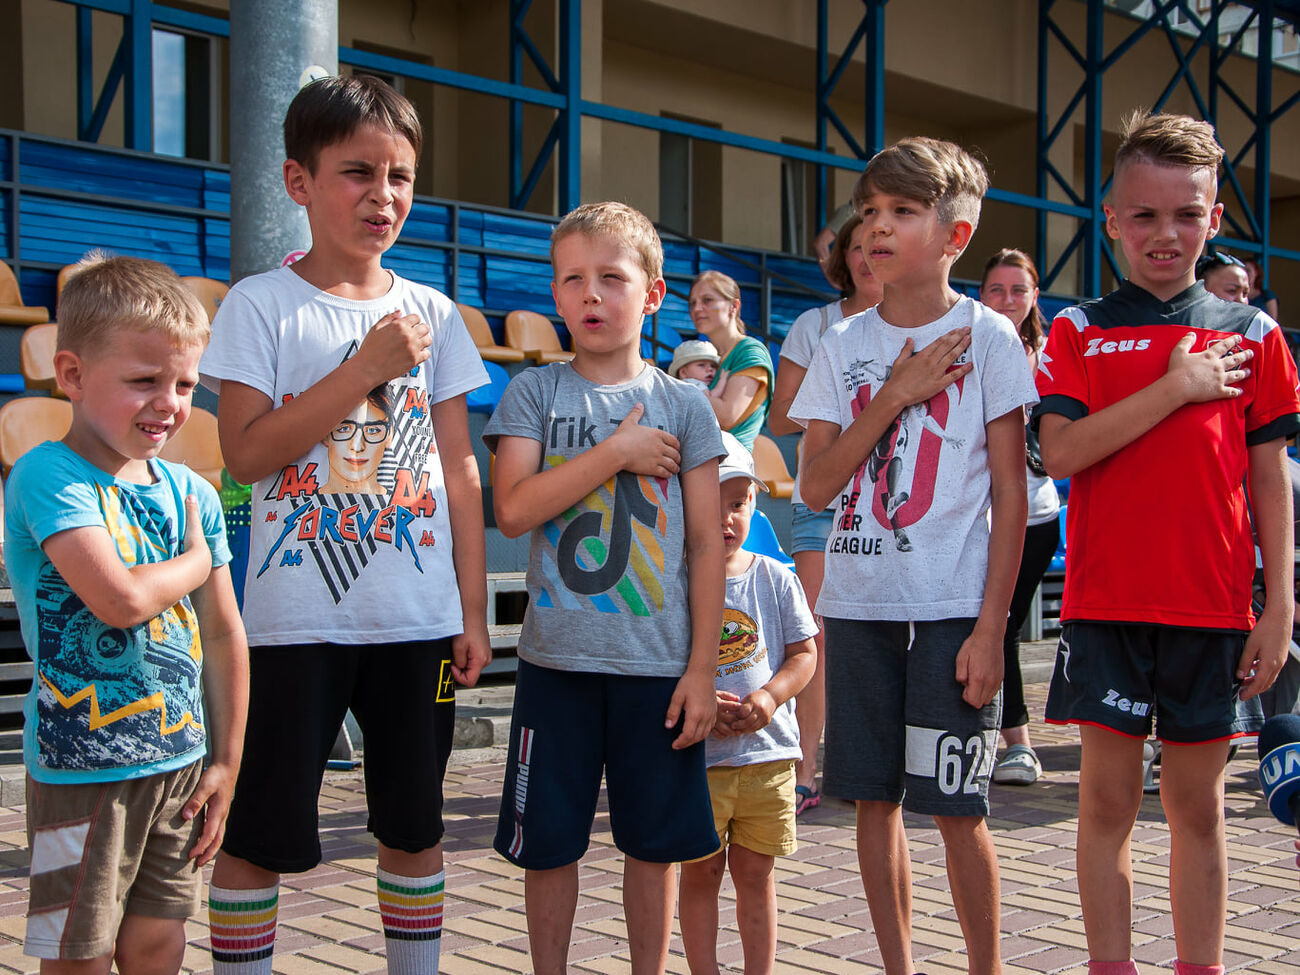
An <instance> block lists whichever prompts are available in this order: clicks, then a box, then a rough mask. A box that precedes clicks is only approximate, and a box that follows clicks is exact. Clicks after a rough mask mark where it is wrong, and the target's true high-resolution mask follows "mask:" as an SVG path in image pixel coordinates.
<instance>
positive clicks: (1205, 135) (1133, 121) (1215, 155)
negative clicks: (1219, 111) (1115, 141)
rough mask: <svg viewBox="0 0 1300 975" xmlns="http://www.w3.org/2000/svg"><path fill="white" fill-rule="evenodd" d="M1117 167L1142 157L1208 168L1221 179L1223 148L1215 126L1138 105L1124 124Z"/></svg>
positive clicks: (1164, 164) (1117, 153)
mask: <svg viewBox="0 0 1300 975" xmlns="http://www.w3.org/2000/svg"><path fill="white" fill-rule="evenodd" d="M1119 139H1120V142H1119V148H1118V149H1116V150H1115V170H1116V171H1117V172H1118V171H1119V169H1120V167H1122V166H1124V165H1126V164H1128V163H1130V162H1136V161H1140V160H1144V161H1146V162H1152V163H1158V164H1160V165H1162V166H1188V167H1191V168H1192V169H1208V170H1210V172H1211V173H1213V174H1214V176H1215V179H1218V175H1219V164H1220V163H1222V162H1223V147H1222V146H1221V145H1219V142H1218V140H1217V139H1216V138H1215V135H1214V126H1213V125H1211V124H1210V123H1209V122H1201V121H1197V120H1196V119H1194V118H1190V117H1189V116H1186V115H1169V114H1164V113H1153V112H1148V111H1147V110H1146V109H1142V108H1136V109H1134V110H1133V111H1132V112H1130V113H1129V114H1128V116H1126V117H1125V119H1124V121H1123V122H1122V123H1121V124H1120V130H1119Z"/></svg>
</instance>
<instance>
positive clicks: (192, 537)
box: [41, 496, 212, 629]
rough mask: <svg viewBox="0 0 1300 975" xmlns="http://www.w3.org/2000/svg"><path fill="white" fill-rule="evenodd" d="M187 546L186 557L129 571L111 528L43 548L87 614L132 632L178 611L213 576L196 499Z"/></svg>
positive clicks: (65, 534) (76, 533)
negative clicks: (174, 610)
mask: <svg viewBox="0 0 1300 975" xmlns="http://www.w3.org/2000/svg"><path fill="white" fill-rule="evenodd" d="M182 546H183V547H182V551H181V554H180V555H177V556H176V557H175V558H171V559H167V560H166V561H165V562H148V563H144V564H142V565H133V566H128V565H125V564H123V562H122V556H121V555H120V554H119V553H118V549H117V545H116V543H115V542H114V541H113V538H112V536H111V535H110V534H109V533H108V529H106V528H102V527H98V526H95V527H90V526H87V527H85V528H70V529H68V530H67V531H61V532H58V533H56V534H54V535H51V536H50V537H49V538H47V539H46V540H45V542H44V544H43V545H42V546H41V547H42V548H43V549H44V551H45V555H46V556H47V557H48V558H49V560H50V562H51V563H53V565H54V568H55V569H57V570H58V572H59V575H61V576H63V580H64V581H65V582H66V583H67V584H68V585H69V586H71V587H72V591H73V592H75V593H76V594H77V595H78V596H79V597H80V598H81V601H82V602H83V603H85V604H86V608H87V609H89V610H90V611H91V612H92V613H94V614H95V615H96V616H98V617H99V618H100V619H101V620H103V621H104V622H105V623H107V624H108V625H109V626H112V627H116V628H118V629H129V628H130V627H132V626H139V625H140V624H141V623H146V622H148V621H149V620H151V619H153V618H154V617H155V616H157V615H158V614H159V613H162V612H163V611H164V610H167V609H170V608H171V607H172V606H175V605H176V604H177V603H178V602H180V601H181V599H182V598H184V597H185V596H186V595H188V594H189V593H191V592H193V591H194V590H195V589H197V588H198V587H199V586H201V585H203V583H204V580H206V579H207V578H208V575H209V573H210V572H211V571H212V553H211V552H210V551H209V549H208V541H207V539H206V538H205V537H204V535H203V522H202V519H201V517H200V515H199V505H198V501H197V500H196V499H195V498H194V497H193V496H190V497H187V498H186V499H185V537H184V539H183V540H182Z"/></svg>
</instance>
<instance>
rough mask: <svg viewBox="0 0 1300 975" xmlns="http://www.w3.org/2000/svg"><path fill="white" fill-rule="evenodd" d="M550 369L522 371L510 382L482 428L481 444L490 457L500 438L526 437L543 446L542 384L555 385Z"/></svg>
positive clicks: (544, 423) (543, 403) (543, 406)
mask: <svg viewBox="0 0 1300 975" xmlns="http://www.w3.org/2000/svg"><path fill="white" fill-rule="evenodd" d="M551 372H552V369H550V368H547V369H536V368H534V369H525V370H524V371H523V372H521V373H520V374H519V375H517V376H515V378H514V379H512V380H510V385H509V386H507V387H506V391H505V393H504V394H502V396H501V402H500V403H499V404H498V405H497V408H496V410H495V411H494V412H493V413H492V416H491V417H490V418H489V419H488V422H487V426H486V427H484V428H483V444H484V446H486V447H487V449H488V450H490V451H492V453H494V454H495V453H496V451H497V440H498V439H499V438H500V437H526V438H527V439H529V440H536V441H537V442H538V443H545V442H546V416H545V400H544V397H543V395H542V394H543V390H544V388H545V387H544V386H543V383H544V382H555V377H554V376H553V375H550V376H548V375H547V374H548V373H551Z"/></svg>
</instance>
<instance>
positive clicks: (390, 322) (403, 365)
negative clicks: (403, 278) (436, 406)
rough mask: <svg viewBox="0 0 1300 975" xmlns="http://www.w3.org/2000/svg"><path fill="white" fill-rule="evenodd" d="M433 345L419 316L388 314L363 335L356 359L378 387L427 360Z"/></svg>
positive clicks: (428, 332)
mask: <svg viewBox="0 0 1300 975" xmlns="http://www.w3.org/2000/svg"><path fill="white" fill-rule="evenodd" d="M432 342H433V335H432V333H431V332H430V331H429V326H428V325H426V324H424V322H422V321H420V316H419V315H403V314H402V313H401V312H400V311H390V312H389V313H388V314H387V315H385V316H384V317H383V318H381V319H379V321H377V322H375V324H374V327H372V328H371V329H370V331H369V332H367V333H366V337H365V338H364V339H363V340H362V342H361V348H359V349H358V350H357V355H356V357H357V358H358V359H360V360H361V361H362V362H364V363H365V364H366V365H367V366H368V367H369V369H370V370H371V376H372V378H374V385H376V386H378V385H379V384H380V383H386V382H388V381H389V380H390V379H396V378H397V377H398V376H404V375H406V374H407V373H408V372H410V371H411V370H412V369H414V368H415V367H416V366H418V365H419V364H420V363H421V362H423V361H424V360H425V359H427V358H429V346H430V345H431V344H432ZM363 357H364V358H363Z"/></svg>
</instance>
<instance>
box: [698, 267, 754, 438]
mask: <svg viewBox="0 0 1300 975" xmlns="http://www.w3.org/2000/svg"><path fill="white" fill-rule="evenodd" d="M688 307H689V308H690V312H691V321H692V322H694V323H695V327H696V328H697V329H698V330H699V331H700V334H702V335H703V336H704V337H705V338H707V339H708V340H709V341H710V342H712V343H713V344H714V346H715V347H716V348H717V350H718V355H719V356H720V357H721V361H719V363H718V372H717V375H715V376H714V377H713V382H712V384H711V385H710V387H709V404H710V405H711V406H712V407H713V412H714V413H715V414H717V417H718V426H720V427H722V429H723V430H726V431H727V432H728V433H731V434H732V435H734V436H735V438H736V439H737V440H739V441H740V442H741V443H743V444H744V445H745V447H746V448H747V449H749V450H753V449H754V438H755V437H756V436H758V431H759V430H760V429H762V426H763V421H764V420H766V419H767V409H768V406H769V405H770V404H771V402H772V381H773V369H772V356H771V354H770V353H769V352H768V351H767V346H765V345H764V344H763V343H762V342H760V341H759V340H758V339H755V338H751V337H749V336H747V335H746V334H745V323H744V322H742V321H741V320H740V285H738V284H736V282H735V280H734V279H733V278H731V277H729V276H728V275H726V274H723V273H722V272H721V271H705V272H703V273H702V274H700V275H699V276H697V277H696V279H695V280H694V281H693V282H692V283H691V291H690V298H689V299H688Z"/></svg>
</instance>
